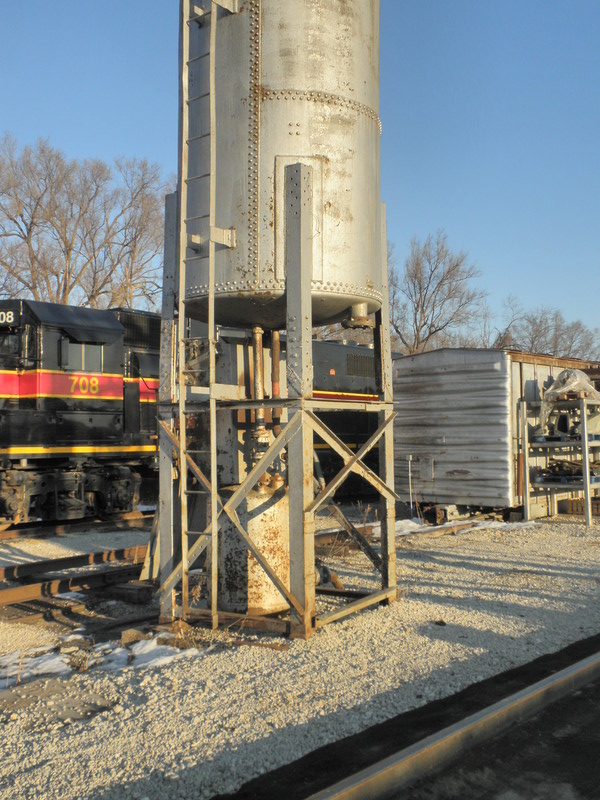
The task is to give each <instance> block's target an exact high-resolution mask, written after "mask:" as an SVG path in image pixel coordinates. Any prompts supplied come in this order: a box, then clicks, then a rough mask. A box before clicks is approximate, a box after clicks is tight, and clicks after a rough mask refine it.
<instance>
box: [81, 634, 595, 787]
mask: <svg viewBox="0 0 600 800" xmlns="http://www.w3.org/2000/svg"><path fill="white" fill-rule="evenodd" d="M599 649H600V635H599V636H594V637H591V638H589V639H585V640H583V641H581V642H578V643H576V644H574V645H570V646H569V647H566V648H564V649H563V650H560V651H558V652H557V653H552V654H550V655H546V656H542V657H541V658H538V659H536V660H535V661H532V662H530V663H529V664H526V665H524V666H522V667H518V668H515V669H512V670H509V671H507V672H504V673H501V674H500V675H496V676H494V677H492V678H489V679H487V680H484V681H481V682H480V683H477V684H474V685H472V686H470V687H468V688H467V689H464V690H463V691H461V692H458V693H457V694H454V695H452V696H450V697H446V698H443V699H441V700H436V701H434V702H432V703H429V704H427V705H424V706H421V707H420V708H416V709H413V710H411V711H407V712H405V713H403V714H400V715H398V716H396V717H393V718H392V719H390V720H387V721H386V722H383V723H380V724H377V725H374V726H372V727H368V728H367V729H366V730H363V731H361V732H360V733H357V734H355V735H352V736H349V737H346V738H344V739H341V740H339V741H337V742H334V743H331V744H326V745H322V746H319V745H320V740H322V739H324V738H325V736H327V735H330V731H331V724H332V722H334V724H335V722H336V721H338V722H339V724H340V728H343V727H345V723H346V722H347V720H348V719H349V718H350V717H352V718H353V719H354V724H355V725H356V724H357V723H356V711H357V708H353V709H351V710H342V711H339V712H337V713H335V714H331V715H328V716H327V717H323V721H322V722H323V724H322V727H321V726H320V725H319V722H320V720H319V719H318V718H317V719H313V720H311V722H310V723H307V724H306V725H304V726H302V727H308V726H310V731H311V736H312V741H313V744H314V749H313V750H312V751H311V752H310V753H308V754H306V755H304V756H302V757H299V758H298V759H297V760H293V759H294V750H293V748H294V742H295V735H294V734H295V732H296V733H297V728H293V727H288V728H286V729H275V730H274V731H273V733H272V734H271V735H270V736H268V737H266V738H263V739H261V740H259V741H256V742H252V743H249V744H246V745H243V746H241V747H239V748H238V749H237V750H234V751H231V752H221V753H219V754H218V755H217V756H216V757H215V759H214V760H213V761H211V762H203V763H202V764H200V765H198V766H192V767H188V768H187V769H178V775H177V777H176V776H175V775H173V774H169V772H168V771H164V770H158V769H157V770H155V771H153V772H152V773H150V774H149V775H148V776H147V777H146V778H144V779H142V780H138V781H133V782H128V781H124V782H123V783H122V784H120V785H119V784H114V783H113V784H112V785H111V786H109V787H106V788H105V789H103V790H97V791H95V792H92V793H91V794H88V795H86V797H87V798H88V800H109V798H110V800H120V798H128V800H132V799H133V798H148V800H172V799H175V798H193V797H196V796H197V795H198V793H199V792H200V791H202V790H204V791H206V792H207V796H208V797H212V798H214V800H226V799H227V800H282V798H283V800H303V798H306V797H307V796H309V795H310V794H312V793H314V792H317V791H319V790H321V789H324V788H325V787H327V786H330V785H332V784H333V783H335V782H337V781H339V780H342V779H343V778H345V777H347V776H348V775H350V774H352V773H354V772H356V771H359V770H361V769H364V768H366V767H368V766H370V765H372V764H374V763H376V762H377V761H380V760H381V759H383V758H386V757H387V756H389V755H391V754H393V753H395V752H397V751H398V750H400V749H402V748H404V747H407V746H409V745H410V744H413V743H414V742H417V741H419V740H420V739H423V738H425V737H426V736H429V735H430V734H432V733H435V732H436V731H438V730H440V729H442V728H444V727H446V726H448V725H451V724H453V723H455V722H457V721H459V720H461V719H463V718H464V717H466V716H468V715H469V714H473V713H475V712H476V711H479V710H480V709H482V708H485V707H486V706H489V705H492V704H493V703H495V702H497V701H499V700H501V699H502V698H504V697H507V696H508V695H510V694H513V693H514V692H517V691H519V690H520V689H522V688H524V687H526V686H528V685H530V684H532V683H535V682H536V681H539V680H542V679H543V678H545V677H547V676H548V675H550V674H552V673H553V672H556V671H558V670H560V669H563V668H565V667H566V666H568V665H570V664H572V663H573V662H575V661H578V660H580V659H582V658H585V657H586V656H588V655H591V654H592V653H595V652H597V651H598V650H599ZM426 683H427V681H426V680H425V679H424V685H426ZM401 691H402V688H401V687H399V688H398V689H396V690H394V691H393V692H387V693H384V694H381V695H378V696H377V697H376V698H374V700H373V701H372V702H371V704H370V705H372V704H373V703H375V704H376V705H377V706H379V707H381V706H385V704H386V702H388V701H389V700H391V698H392V697H394V698H395V699H397V697H398V693H400V692H401ZM363 708H364V711H365V718H363V720H362V724H364V722H365V719H366V718H367V716H366V715H367V714H368V706H363ZM327 731H329V734H328V733H327ZM149 746H151V743H149ZM282 751H283V752H285V751H287V757H288V758H290V759H292V761H291V763H288V764H287V765H285V766H283V767H279V768H277V769H275V770H273V771H272V772H268V773H267V774H265V775H262V776H260V777H258V778H255V779H253V780H251V781H250V782H248V783H246V784H245V785H244V786H242V787H241V788H240V789H239V790H238V791H236V792H233V793H231V794H217V792H218V791H219V790H221V791H222V789H223V787H226V786H227V784H228V781H230V780H231V774H232V762H242V763H245V764H259V763H260V764H262V765H264V766H265V767H266V768H268V766H269V754H272V757H273V762H275V761H278V762H280V761H281V759H282V755H281V754H282ZM237 772H238V770H237V769H233V773H234V774H235V773H237Z"/></svg>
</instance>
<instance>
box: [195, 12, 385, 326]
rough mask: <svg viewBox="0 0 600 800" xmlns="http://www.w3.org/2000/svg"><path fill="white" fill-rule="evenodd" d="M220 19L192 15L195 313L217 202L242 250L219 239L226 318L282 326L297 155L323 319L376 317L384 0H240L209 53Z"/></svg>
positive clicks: (220, 318)
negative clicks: (357, 311)
mask: <svg viewBox="0 0 600 800" xmlns="http://www.w3.org/2000/svg"><path fill="white" fill-rule="evenodd" d="M206 5H207V4H206V3H205V4H204V6H206ZM208 5H210V4H208ZM215 6H216V4H215ZM212 24H213V23H211V22H210V19H209V18H208V17H206V19H205V20H203V21H201V22H200V24H196V23H192V26H191V28H190V52H189V71H188V90H187V97H186V95H185V94H184V99H186V100H187V102H186V113H184V114H183V123H182V131H181V136H182V139H184V140H185V142H186V143H187V149H186V152H187V166H184V168H183V172H184V174H183V175H182V176H181V179H182V180H185V181H186V188H187V204H186V208H184V209H183V211H184V216H185V217H186V220H187V232H188V234H192V235H193V236H194V242H195V249H190V248H188V249H187V252H186V257H187V267H186V276H187V277H186V288H185V298H186V312H187V313H188V314H189V315H190V316H193V317H196V318H199V319H205V318H206V309H207V294H208V258H207V248H206V242H207V241H208V239H209V238H210V235H211V231H210V222H211V207H212V208H213V215H212V221H213V228H215V229H235V235H236V246H235V247H233V248H230V247H228V246H227V244H228V242H227V241H226V240H225V241H221V243H220V244H218V245H217V247H216V255H215V309H216V321H217V323H220V324H223V325H230V326H238V327H242V326H247V325H253V324H254V325H261V326H263V327H265V328H267V329H274V328H283V327H284V326H285V300H284V293H285V270H286V265H285V229H284V227H285V226H284V186H283V181H284V168H285V167H286V166H287V165H289V164H294V163H297V162H302V163H305V164H308V165H310V166H311V167H312V168H313V187H314V214H313V230H314V237H313V243H314V244H313V275H312V297H313V320H314V323H315V324H324V323H328V322H333V321H336V320H340V319H342V318H344V317H346V316H348V315H349V309H350V308H351V307H352V306H356V305H358V304H363V305H362V308H361V311H362V313H372V312H373V311H375V310H377V309H378V308H379V307H380V305H381V300H382V295H381V278H382V275H381V269H382V259H381V212H380V134H381V125H380V121H379V116H378V111H379V0H240V2H239V11H238V13H233V14H230V13H228V12H227V11H225V10H224V9H222V8H220V9H219V12H218V17H217V19H216V34H215V31H214V29H213V34H214V36H213V40H212V42H213V44H212V50H211V25H212ZM209 53H212V55H213V58H214V62H213V63H214V74H213V77H212V78H211V70H210V63H211V59H210V58H209V56H208V55H207V54H209ZM211 98H212V99H211ZM211 111H212V114H211ZM211 142H212V158H211ZM215 236H216V239H218V238H219V234H218V233H217V234H215V232H214V231H213V240H214V239H215ZM221 238H222V237H221ZM365 304H366V305H365Z"/></svg>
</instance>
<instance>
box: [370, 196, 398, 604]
mask: <svg viewBox="0 0 600 800" xmlns="http://www.w3.org/2000/svg"><path fill="white" fill-rule="evenodd" d="M381 261H382V263H381V272H382V275H381V287H382V291H381V294H382V297H383V301H382V304H381V309H380V310H379V311H378V312H377V314H376V315H375V337H374V349H375V375H376V378H377V389H378V392H379V396H380V399H381V400H382V401H383V402H384V403H385V406H384V408H382V409H381V410H380V411H379V414H378V425H382V424H383V423H384V422H385V420H386V419H387V418H388V417H389V415H390V414H391V413H393V411H394V403H393V389H392V382H393V379H392V351H391V343H390V307H389V299H388V298H389V292H388V263H387V224H386V215H385V205H383V204H382V205H381ZM379 475H380V477H381V478H382V480H383V482H384V483H385V484H386V486H388V487H389V488H390V489H391V490H392V492H393V491H394V428H393V426H392V425H388V426H387V428H386V429H385V433H384V434H383V437H382V438H381V439H380V441H379ZM380 507H381V555H382V557H383V570H382V578H381V587H382V589H391V588H393V587H395V586H396V503H395V500H394V499H393V497H391V496H390V495H389V494H387V493H386V494H382V495H381V500H380Z"/></svg>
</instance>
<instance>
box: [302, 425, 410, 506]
mask: <svg viewBox="0 0 600 800" xmlns="http://www.w3.org/2000/svg"><path fill="white" fill-rule="evenodd" d="M305 413H306V415H307V416H308V417H309V418H310V421H311V425H312V427H313V430H314V431H315V433H316V434H317V435H318V436H320V437H321V438H322V439H323V440H324V441H325V442H326V443H327V444H328V445H329V446H330V447H331V448H332V449H333V450H335V451H336V453H338V455H339V456H341V458H342V459H343V460H344V462H345V463H344V466H343V467H342V469H341V470H340V471H339V472H338V474H337V475H336V476H335V478H333V480H331V481H330V482H329V483H328V484H327V486H326V487H325V488H324V489H322V490H321V491H320V492H319V494H318V495H317V496H316V497H315V499H314V500H313V502H312V504H311V505H310V507H309V509H308V510H309V511H311V512H314V511H317V510H318V509H319V508H320V507H321V506H322V505H323V503H324V502H325V501H326V500H328V499H329V498H330V497H331V495H332V494H333V493H334V492H335V490H336V489H337V488H338V486H340V485H341V484H342V483H343V482H344V480H345V479H346V477H347V475H348V473H349V472H356V473H357V474H359V475H361V477H363V478H364V479H365V480H366V481H368V482H369V483H370V484H371V485H372V486H374V487H375V488H376V489H377V491H378V492H379V493H380V494H384V495H387V497H389V498H391V499H393V500H399V499H400V498H399V497H398V495H397V494H396V493H395V492H394V491H393V490H392V489H390V487H389V486H387V484H386V483H385V482H384V481H382V480H381V478H380V477H379V475H376V474H375V473H374V472H373V471H372V470H371V469H369V467H367V466H366V465H365V464H363V462H362V458H363V457H364V456H365V455H366V454H367V453H368V452H369V450H371V448H372V447H374V445H375V444H376V443H377V442H378V441H379V439H380V438H381V436H382V435H383V433H384V432H385V430H386V428H387V427H388V425H390V424H391V423H392V422H393V421H394V419H395V417H396V414H395V413H392V414H390V415H389V416H388V417H387V418H386V419H385V420H384V421H383V422H382V423H381V425H380V426H379V427H378V428H377V430H376V431H375V433H373V435H372V436H371V437H370V438H369V439H368V440H367V441H366V442H365V443H364V444H363V446H362V447H361V448H360V449H359V450H357V452H356V453H353V452H352V450H350V448H349V447H346V445H345V444H344V443H343V442H342V441H341V439H339V438H338V437H337V436H336V435H335V434H334V433H333V432H332V431H331V430H330V429H329V428H328V427H327V426H326V425H325V424H324V423H323V422H322V421H321V420H320V419H319V418H318V417H317V416H316V415H315V414H313V413H312V412H311V411H307V412H305Z"/></svg>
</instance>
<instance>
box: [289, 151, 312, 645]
mask: <svg viewBox="0 0 600 800" xmlns="http://www.w3.org/2000/svg"><path fill="white" fill-rule="evenodd" d="M312 206H313V191H312V168H311V167H309V166H307V165H305V164H292V165H290V166H288V167H286V168H285V209H286V214H285V240H286V297H287V363H286V369H287V386H288V396H289V397H290V398H295V399H296V400H297V403H295V404H294V405H293V407H292V408H290V409H289V414H290V417H291V418H292V415H297V414H300V415H301V417H302V420H301V425H300V430H299V431H298V433H296V435H295V436H294V437H293V438H292V439H291V441H290V443H289V445H288V476H289V504H290V512H289V521H290V530H289V536H290V588H291V591H292V593H293V594H294V595H295V596H296V597H297V598H298V600H299V601H300V603H301V605H302V606H303V609H304V613H303V614H302V615H300V614H298V613H297V612H293V613H292V623H291V635H292V636H299V637H303V638H307V637H308V636H310V634H311V633H312V631H313V629H314V617H315V613H316V612H315V543H314V533H315V518H314V513H313V512H309V511H307V509H308V508H309V506H310V504H311V502H312V500H313V497H314V482H313V431H312V428H311V426H310V424H309V423H308V420H307V418H306V414H305V400H306V399H307V398H309V397H310V396H311V395H312V382H313V367H312V305H311V281H312V267H313V265H312V235H313V221H312V220H313V208H312ZM290 421H291V419H290Z"/></svg>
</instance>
